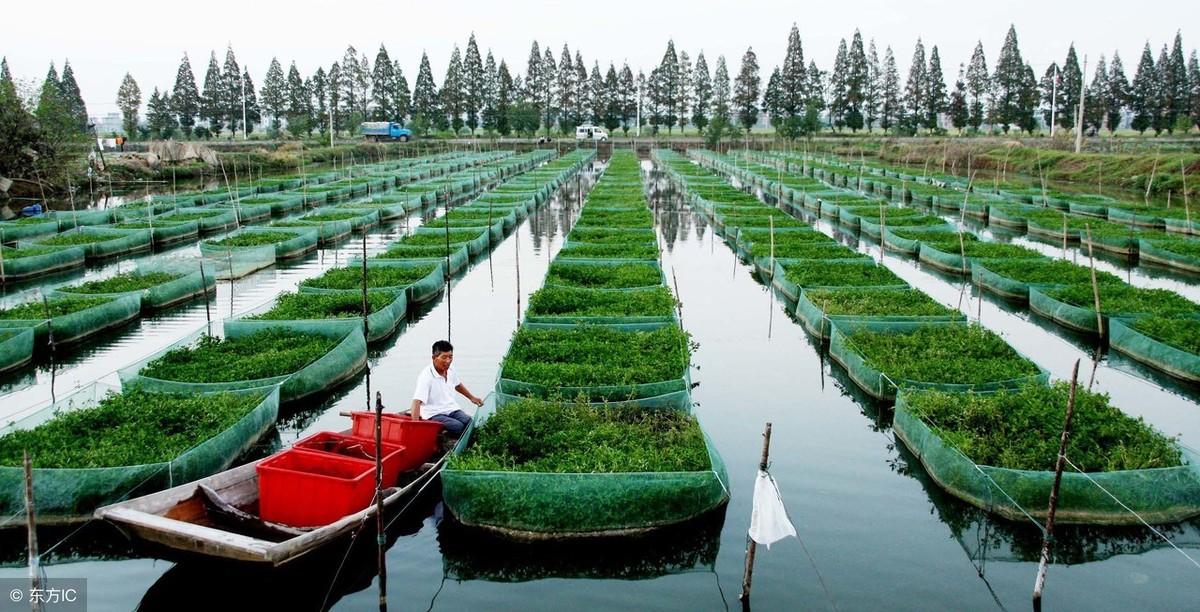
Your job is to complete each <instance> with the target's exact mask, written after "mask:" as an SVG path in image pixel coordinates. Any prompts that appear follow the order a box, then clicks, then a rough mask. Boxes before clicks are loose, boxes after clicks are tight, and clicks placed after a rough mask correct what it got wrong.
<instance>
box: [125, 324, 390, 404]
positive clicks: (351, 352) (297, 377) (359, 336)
mask: <svg viewBox="0 0 1200 612" xmlns="http://www.w3.org/2000/svg"><path fill="white" fill-rule="evenodd" d="M272 328H283V329H286V330H289V331H292V332H294V333H296V334H311V335H320V336H325V337H328V338H335V339H338V340H339V342H338V344H337V345H335V346H334V347H333V348H332V349H331V350H330V351H329V352H328V353H326V354H325V355H323V356H321V357H320V358H318V359H316V360H315V361H313V362H311V363H309V364H308V365H306V366H304V367H302V368H300V369H299V370H297V371H295V372H292V373H291V374H285V375H282V376H276V377H273V378H260V379H253V380H249V379H248V380H235V381H224V382H208V383H204V382H201V383H194V382H181V381H175V380H163V379H156V378H148V377H145V376H142V375H140V374H139V372H141V371H142V370H143V369H144V368H145V367H146V365H148V364H149V363H151V362H152V361H154V360H156V359H158V358H159V357H162V356H163V355H165V354H166V353H168V352H170V351H172V350H175V349H179V348H186V347H189V346H192V345H193V344H195V343H196V342H197V341H198V340H200V338H201V337H203V336H204V335H206V334H205V332H204V330H200V331H197V332H194V333H192V334H190V335H189V336H187V337H185V338H183V339H181V340H179V341H177V342H175V343H174V344H172V345H170V346H168V347H166V348H164V349H162V350H161V351H159V352H157V353H155V354H153V355H150V356H149V357H146V358H145V359H142V360H141V361H138V362H137V363H134V364H132V365H130V366H127V367H125V368H122V369H121V370H118V374H119V376H120V378H121V382H122V384H125V385H131V384H136V385H138V386H141V387H143V388H145V389H147V390H150V391H157V392H163V393H211V392H217V391H229V390H237V389H251V388H255V387H265V386H272V385H278V386H279V387H280V393H279V401H280V402H284V403H286V402H293V401H297V400H301V399H304V398H306V397H311V396H313V395H317V394H320V393H324V392H326V391H329V390H331V389H333V388H335V387H337V386H338V385H340V384H342V383H344V382H346V381H348V380H350V379H351V378H353V377H354V376H356V375H357V374H358V373H359V372H360V371H362V369H363V368H364V367H365V366H366V363H367V342H366V338H365V337H364V336H363V329H362V322H361V319H359V320H353V319H348V320H340V321H339V320H333V321H329V320H314V321H247V320H226V321H225V323H224V332H225V337H226V338H230V339H235V338H244V337H246V336H249V335H252V334H255V333H257V332H260V331H264V330H267V329H272Z"/></svg>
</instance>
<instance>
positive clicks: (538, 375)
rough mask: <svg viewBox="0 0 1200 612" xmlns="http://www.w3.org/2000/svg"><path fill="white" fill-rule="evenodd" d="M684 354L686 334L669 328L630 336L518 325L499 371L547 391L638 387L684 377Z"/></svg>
mask: <svg viewBox="0 0 1200 612" xmlns="http://www.w3.org/2000/svg"><path fill="white" fill-rule="evenodd" d="M688 351H689V336H688V335H687V334H686V333H685V332H684V331H683V330H681V329H679V328H678V327H676V326H673V325H672V326H668V327H663V328H660V329H656V330H653V331H634V332H627V331H619V330H614V329H609V328H605V327H598V326H597V327H591V326H584V327H579V328H574V329H529V328H525V327H522V328H520V329H518V330H517V333H516V334H514V335H513V341H512V345H511V346H510V347H509V349H508V355H507V356H505V358H504V363H503V367H502V369H503V376H504V378H507V379H510V380H518V381H521V382H526V383H533V384H538V385H543V386H546V387H589V386H600V385H640V384H645V383H655V382H662V381H668V380H674V379H678V378H680V377H682V376H683V375H684V373H685V371H686V370H687V367H688V363H689V362H690V353H689V352H688Z"/></svg>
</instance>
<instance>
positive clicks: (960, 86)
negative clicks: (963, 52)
mask: <svg viewBox="0 0 1200 612" xmlns="http://www.w3.org/2000/svg"><path fill="white" fill-rule="evenodd" d="M965 72H966V68H964V67H963V65H962V64H959V65H958V80H956V81H954V91H953V92H951V93H950V106H949V109H948V110H949V113H950V125H953V126H954V129H956V130H958V133H959V134H962V132H963V129H965V128H966V127H967V125H968V124H969V122H970V120H971V111H970V109H969V108H967V84H966V82H965V81H966V76H965Z"/></svg>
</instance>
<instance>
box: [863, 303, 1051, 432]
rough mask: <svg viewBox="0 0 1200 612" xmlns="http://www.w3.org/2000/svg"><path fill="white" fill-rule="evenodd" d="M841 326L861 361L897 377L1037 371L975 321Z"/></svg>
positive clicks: (950, 378)
mask: <svg viewBox="0 0 1200 612" xmlns="http://www.w3.org/2000/svg"><path fill="white" fill-rule="evenodd" d="M845 331H846V332H847V334H848V335H849V340H850V344H851V345H852V346H853V347H854V348H855V349H857V351H858V352H859V353H860V354H861V355H862V356H863V358H864V359H865V360H866V362H867V363H868V364H870V365H871V367H873V368H875V369H876V370H878V371H880V372H883V373H884V374H886V375H887V376H888V378H890V379H892V380H893V381H896V382H899V381H903V380H911V381H917V382H925V383H941V384H953V385H976V384H983V383H989V382H997V381H1004V380H1012V379H1015V378H1021V377H1025V376H1034V375H1036V374H1038V373H1039V371H1038V368H1037V366H1036V365H1034V364H1033V362H1031V361H1029V360H1028V359H1026V358H1024V357H1022V356H1021V355H1020V354H1019V353H1017V351H1016V350H1014V349H1013V348H1012V347H1011V346H1009V345H1008V344H1007V343H1006V342H1004V339H1003V338H1001V337H1000V336H998V335H996V334H994V333H992V332H990V331H988V330H986V329H984V328H983V327H981V326H979V325H974V324H972V325H921V326H917V327H916V328H915V329H903V330H895V331H891V330H889V331H872V330H868V329H865V328H864V329H855V328H854V327H853V326H850V327H849V328H847V329H846V330H845ZM1060 428H1061V424H1060Z"/></svg>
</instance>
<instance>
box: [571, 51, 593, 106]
mask: <svg viewBox="0 0 1200 612" xmlns="http://www.w3.org/2000/svg"><path fill="white" fill-rule="evenodd" d="M591 108H592V90H591V87H590V86H589V85H588V71H587V67H586V66H584V65H583V55H581V54H580V53H579V51H578V50H576V51H575V109H574V113H573V114H574V116H575V119H576V121H577V122H578V123H583V122H584V121H585V120H586V119H587V116H588V115H590V114H591V113H592V111H591Z"/></svg>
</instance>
